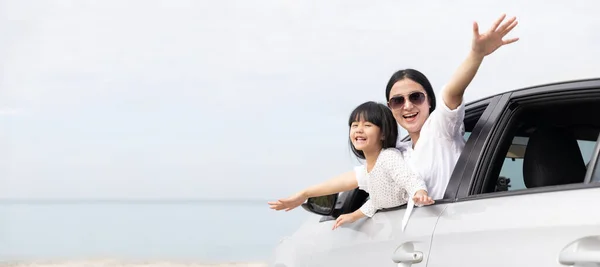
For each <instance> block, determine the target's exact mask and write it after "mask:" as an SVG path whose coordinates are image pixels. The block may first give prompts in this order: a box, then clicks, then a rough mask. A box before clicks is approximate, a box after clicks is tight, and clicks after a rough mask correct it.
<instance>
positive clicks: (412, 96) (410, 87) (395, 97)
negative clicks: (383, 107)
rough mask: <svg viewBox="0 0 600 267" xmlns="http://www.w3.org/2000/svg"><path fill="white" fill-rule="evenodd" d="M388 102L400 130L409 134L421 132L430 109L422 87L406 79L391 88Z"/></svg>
mask: <svg viewBox="0 0 600 267" xmlns="http://www.w3.org/2000/svg"><path fill="white" fill-rule="evenodd" d="M402 98H404V99H403V100H402ZM388 101H389V106H390V109H391V110H392V113H393V114H394V118H395V119H396V122H398V124H400V126H402V128H404V129H405V130H406V131H407V132H408V133H409V134H411V133H420V132H421V127H423V124H424V123H425V121H426V120H427V118H428V117H429V107H430V106H429V100H428V97H427V93H426V92H425V89H424V88H423V86H421V85H420V84H419V83H417V82H415V81H413V80H411V79H407V78H405V79H402V80H400V81H397V82H396V83H395V84H394V85H393V86H392V89H391V91H390V97H389V99H388ZM399 103H402V104H399Z"/></svg>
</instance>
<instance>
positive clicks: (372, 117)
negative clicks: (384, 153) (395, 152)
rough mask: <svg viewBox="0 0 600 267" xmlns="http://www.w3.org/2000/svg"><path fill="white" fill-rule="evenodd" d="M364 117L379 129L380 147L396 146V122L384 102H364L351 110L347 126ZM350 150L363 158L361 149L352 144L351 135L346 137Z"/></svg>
mask: <svg viewBox="0 0 600 267" xmlns="http://www.w3.org/2000/svg"><path fill="white" fill-rule="evenodd" d="M361 119H364V120H365V121H368V122H370V123H373V124H375V125H377V127H379V128H380V129H381V134H382V136H383V141H382V144H381V147H382V148H391V147H395V146H396V139H397V138H398V124H397V123H396V120H395V119H394V115H393V114H392V111H391V110H390V109H389V108H388V107H387V106H386V105H384V104H380V103H377V102H373V101H368V102H365V103H363V104H361V105H359V106H358V107H356V108H355V109H354V111H352V113H351V114H350V118H349V119H348V127H350V126H351V125H352V123H353V122H357V121H360V120H361ZM348 141H349V142H350V147H351V148H352V152H353V153H354V155H356V156H357V157H358V158H360V159H365V154H364V153H363V152H362V151H359V150H356V148H355V147H354V145H353V144H352V137H348Z"/></svg>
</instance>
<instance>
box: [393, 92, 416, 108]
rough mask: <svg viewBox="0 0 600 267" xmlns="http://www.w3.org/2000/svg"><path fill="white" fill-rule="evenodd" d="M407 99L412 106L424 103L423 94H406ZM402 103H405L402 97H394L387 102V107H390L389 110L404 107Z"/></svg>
mask: <svg viewBox="0 0 600 267" xmlns="http://www.w3.org/2000/svg"><path fill="white" fill-rule="evenodd" d="M407 98H408V101H410V103H412V104H413V105H421V104H423V102H425V93H423V92H412V93H410V94H408V97H407ZM404 103H406V98H404V96H402V95H399V96H394V97H392V98H390V100H389V101H388V107H390V108H391V109H397V108H401V107H402V106H404Z"/></svg>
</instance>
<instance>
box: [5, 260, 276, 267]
mask: <svg viewBox="0 0 600 267" xmlns="http://www.w3.org/2000/svg"><path fill="white" fill-rule="evenodd" d="M266 266H267V264H266V263H261V262H232V263H198V262H173V261H123V260H72V261H32V262H19V261H15V262H0V267H266Z"/></svg>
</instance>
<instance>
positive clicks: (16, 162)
mask: <svg viewBox="0 0 600 267" xmlns="http://www.w3.org/2000/svg"><path fill="white" fill-rule="evenodd" d="M599 8H600V2H597V1H596V0H586V1H584V0H574V1H570V2H567V1H556V0H553V1H542V0H533V1H516V0H515V1H508V0H507V1H468V0H457V1H447V0H431V1H400V0H395V1H385V0H381V1H356V0H332V1H316V0H304V1H291V0H238V1H234V0H220V1H192V0H188V1H183V0H168V1H167V0H165V1H157V0H139V1H133V0H127V1H125V0H102V1H75V0H73V1H66V0H65V1H61V0H57V1H46V0H12V1H8V0H0V198H134V199H137V198H159V199H168V198H178V199H179V198H236V199H240V198H241V199H247V198H255V199H274V198H280V197H285V196H288V195H290V194H292V193H294V192H296V191H298V190H300V189H302V188H304V187H306V186H309V185H312V184H315V183H318V182H321V181H324V180H326V179H329V178H331V177H333V176H335V175H337V174H340V173H342V172H345V171H348V170H350V169H351V168H352V166H353V165H355V164H357V163H358V162H357V160H356V159H355V158H354V157H353V156H352V154H351V152H350V150H349V148H348V140H347V138H348V136H347V135H348V126H347V119H348V116H349V114H350V112H351V111H352V109H353V108H354V107H356V106H357V105H359V104H361V103H363V102H365V101H371V100H373V101H379V102H385V94H384V92H385V85H386V83H387V81H388V79H389V77H390V75H391V74H392V73H393V72H395V71H396V70H398V69H403V68H415V69H418V70H420V71H422V72H424V73H425V74H426V75H427V76H428V78H429V79H430V81H431V82H432V84H433V86H434V88H435V89H436V91H437V90H439V89H440V88H441V87H442V86H443V84H444V83H445V82H446V81H448V79H449V78H450V76H451V75H452V73H453V72H454V70H455V68H456V67H457V66H458V65H459V64H460V63H461V61H462V60H463V59H464V58H465V56H466V55H467V53H468V51H469V49H470V42H471V34H472V22H473V21H477V22H478V23H479V25H480V30H481V31H484V30H486V29H487V28H488V27H489V26H490V25H491V23H492V22H493V21H494V20H495V19H496V18H497V17H498V16H499V15H500V14H501V13H506V14H508V16H513V15H514V16H517V18H518V20H519V25H518V26H517V28H515V29H514V30H513V32H512V33H511V34H510V35H509V37H519V38H520V40H519V41H518V42H516V43H514V44H511V45H509V46H505V47H502V48H500V49H499V50H498V51H496V52H495V53H493V54H492V55H490V56H488V57H487V58H486V59H485V60H484V63H483V64H482V66H481V68H480V70H479V73H478V75H477V76H476V77H475V79H474V81H473V82H472V83H471V85H470V86H469V88H468V89H467V92H466V95H465V98H466V101H467V102H469V101H473V100H476V99H478V98H481V97H485V96H489V95H493V94H497V93H500V92H505V91H508V90H513V89H519V88H522V87H527V86H533V85H538V84H544V83H549V82H557V81H563V80H572V79H582V78H592V77H600V71H599V68H598V62H599V60H600V50H599V49H598V44H599V43H600V16H598V15H597V12H596V11H597V10H599Z"/></svg>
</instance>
